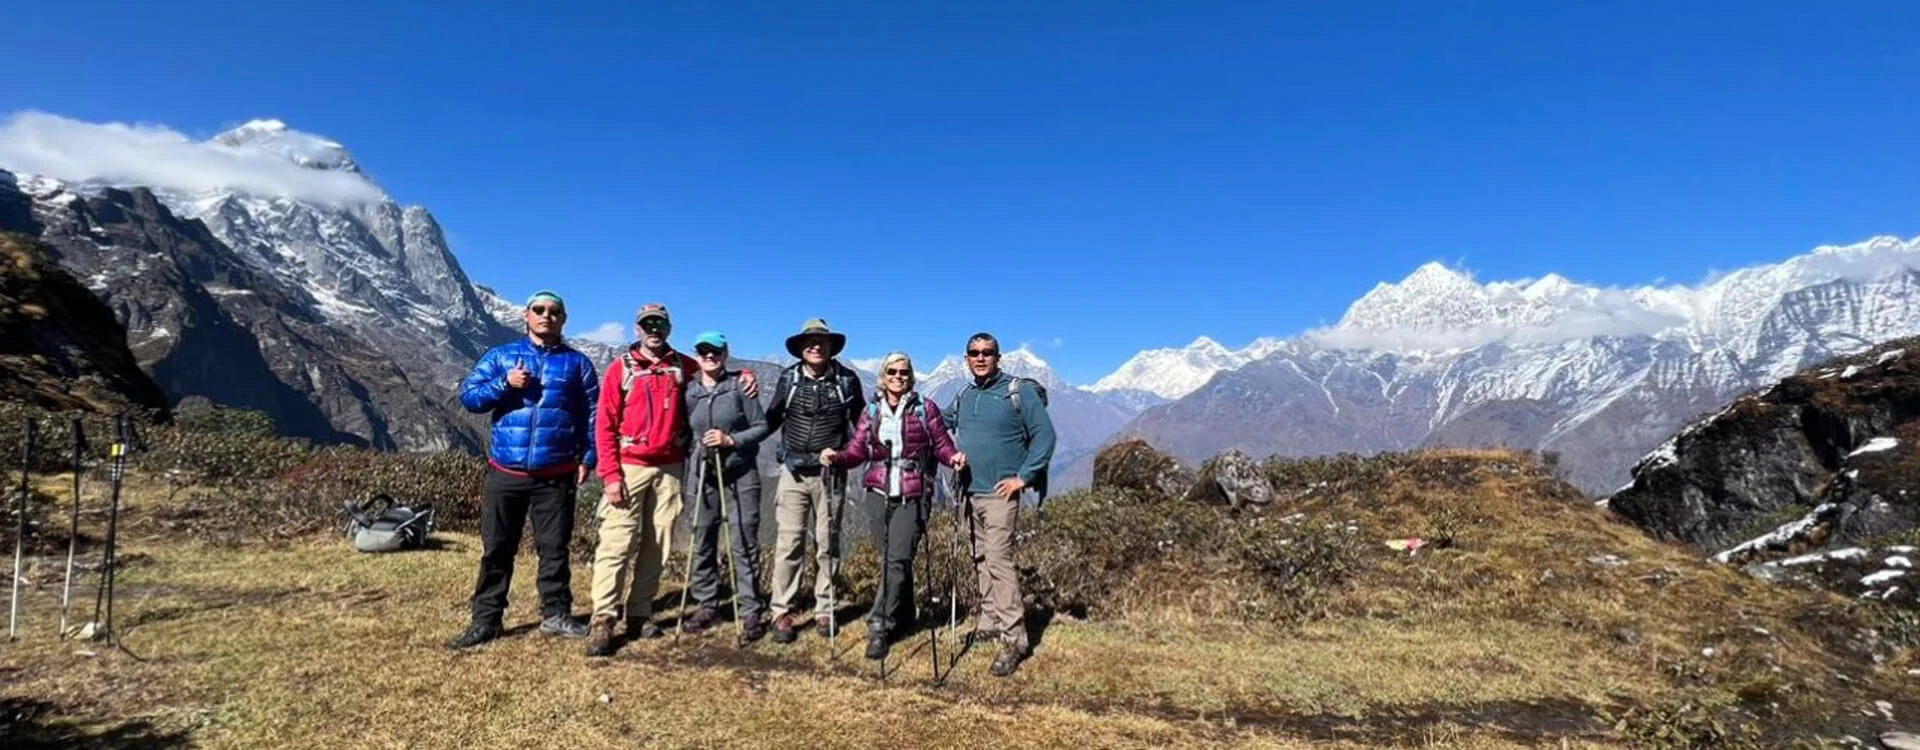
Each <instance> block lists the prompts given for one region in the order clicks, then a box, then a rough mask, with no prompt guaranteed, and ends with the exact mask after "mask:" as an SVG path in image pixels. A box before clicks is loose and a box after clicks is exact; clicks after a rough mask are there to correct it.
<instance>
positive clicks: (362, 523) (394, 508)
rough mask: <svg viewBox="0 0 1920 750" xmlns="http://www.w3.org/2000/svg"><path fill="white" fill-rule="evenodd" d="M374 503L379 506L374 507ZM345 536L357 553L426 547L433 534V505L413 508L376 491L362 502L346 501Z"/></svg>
mask: <svg viewBox="0 0 1920 750" xmlns="http://www.w3.org/2000/svg"><path fill="white" fill-rule="evenodd" d="M375 506H379V509H378V510H376V509H375ZM346 515H347V523H346V529H347V539H348V540H350V541H352V542H353V548H354V550H355V551H359V552H398V551H400V550H403V549H419V548H421V547H424V546H426V544H427V535H428V534H431V533H433V506H432V505H426V504H422V505H421V506H420V507H417V508H413V507H408V506H405V505H400V504H398V503H396V502H395V501H394V499H393V496H392V495H389V494H387V493H384V492H382V493H380V494H377V495H374V496H373V497H370V498H367V500H366V501H365V502H359V503H356V502H354V501H352V500H348V501H347V503H346Z"/></svg>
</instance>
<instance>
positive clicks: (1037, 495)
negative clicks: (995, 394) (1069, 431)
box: [947, 373, 1051, 506]
mask: <svg viewBox="0 0 1920 750" xmlns="http://www.w3.org/2000/svg"><path fill="white" fill-rule="evenodd" d="M1007 378H1008V379H1009V380H1010V381H1012V382H1009V383H1007V401H1008V402H1009V403H1010V404H1012V406H1013V422H1014V424H1015V425H1016V426H1018V427H1019V428H1020V439H1021V442H1022V444H1023V446H1024V445H1030V444H1032V443H1033V435H1031V434H1029V433H1028V432H1027V420H1026V419H1024V418H1023V417H1022V416H1021V414H1020V387H1021V386H1023V385H1024V386H1026V387H1027V388H1028V389H1030V390H1032V391H1033V392H1034V394H1035V395H1036V396H1038V397H1039V398H1040V408H1042V409H1045V408H1047V387H1046V386H1044V385H1041V384H1040V381H1038V380H1034V379H1033V378H1023V377H1020V376H1019V375H1014V374H1012V373H1008V375H1007ZM974 389H975V386H974V384H973V383H972V382H968V383H967V384H966V386H965V387H962V388H961V389H960V392H959V393H956V394H954V396H953V403H951V404H948V406H947V413H949V414H959V413H960V397H961V396H965V395H967V391H971V390H974ZM949 419H952V420H954V422H949V424H955V423H957V422H958V418H957V417H949ZM1049 468H1051V467H1048V466H1042V467H1040V471H1038V472H1036V473H1035V474H1034V475H1033V481H1032V482H1029V483H1027V489H1029V490H1033V496H1034V501H1033V502H1034V504H1035V505H1036V506H1038V505H1042V504H1044V503H1046V502H1047V469H1049Z"/></svg>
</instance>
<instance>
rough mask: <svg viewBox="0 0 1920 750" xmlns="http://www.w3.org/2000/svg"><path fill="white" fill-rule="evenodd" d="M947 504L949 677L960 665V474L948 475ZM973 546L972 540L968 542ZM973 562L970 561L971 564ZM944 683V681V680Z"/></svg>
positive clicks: (961, 488) (961, 490) (962, 489)
mask: <svg viewBox="0 0 1920 750" xmlns="http://www.w3.org/2000/svg"><path fill="white" fill-rule="evenodd" d="M947 476H948V478H949V482H948V484H947V504H948V505H949V506H951V507H952V508H953V534H952V535H950V536H948V537H947V541H948V545H947V551H948V556H947V562H948V565H947V637H948V638H949V639H951V642H950V643H949V644H948V648H947V676H948V677H951V676H953V667H954V665H956V664H958V663H960V652H961V648H960V570H961V567H960V552H961V550H960V513H961V510H960V495H961V492H963V491H964V490H965V489H966V488H964V487H962V486H961V484H960V472H958V471H955V472H951V473H949V474H948V475H947ZM968 544H969V545H971V544H972V540H971V539H969V540H968ZM971 562H972V561H971V560H969V561H968V563H969V564H971ZM942 681H943V682H944V679H943V680H942Z"/></svg>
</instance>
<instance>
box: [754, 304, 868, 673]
mask: <svg viewBox="0 0 1920 750" xmlns="http://www.w3.org/2000/svg"><path fill="white" fill-rule="evenodd" d="M846 347H847V337H846V335H845V334H841V333H836V332H834V331H833V330H832V329H830V328H828V327H827V321H825V320H822V319H819V318H815V319H812V320H809V321H807V322H806V323H805V324H804V325H802V326H801V327H800V332H799V333H796V334H794V335H793V336H790V337H788V338H787V353H789V354H792V355H793V356H794V357H796V358H798V359H799V360H800V361H799V362H797V363H795V364H793V365H791V366H789V367H787V368H786V369H785V370H782V371H781V373H780V379H779V382H778V384H777V385H776V386H775V387H774V391H773V404H772V405H771V406H770V407H768V409H767V427H768V429H770V430H774V431H778V432H779V433H780V466H781V470H780V483H779V489H778V490H777V491H776V493H775V495H774V506H773V518H774V528H775V534H776V536H775V541H774V551H773V555H774V558H773V618H774V619H773V640H774V642H775V643H792V642H793V641H794V639H795V637H796V635H795V633H794V629H793V624H794V623H793V619H794V616H793V603H794V599H795V597H797V596H798V595H799V593H800V580H799V578H800V570H801V568H802V566H803V558H802V555H803V553H804V552H805V548H806V544H805V541H806V535H807V528H808V521H809V520H811V521H812V528H813V540H814V545H815V547H816V551H815V553H814V561H815V563H816V564H817V565H818V566H819V570H818V571H817V573H816V574H815V576H814V585H813V596H814V625H815V627H816V628H818V629H819V631H820V634H821V635H822V636H823V637H828V638H831V637H833V636H834V635H835V634H834V633H833V632H831V631H832V625H833V624H834V623H835V622H836V620H835V619H834V615H833V613H834V612H835V611H836V610H837V609H838V608H839V605H840V598H839V592H838V590H837V586H838V585H839V582H837V581H835V580H834V579H833V574H834V573H835V572H837V570H838V565H837V562H838V560H837V557H838V555H839V550H838V549H836V545H835V543H836V542H837V541H838V539H839V536H840V533H839V532H840V510H841V506H842V504H843V502H844V498H843V496H842V494H843V493H842V492H841V491H840V490H839V489H838V487H836V486H835V485H844V484H845V479H846V472H844V471H840V470H837V469H824V470H823V469H822V467H821V466H820V451H821V450H822V449H824V448H838V447H840V446H842V445H845V444H846V442H847V438H849V437H851V436H852V435H853V424H854V420H855V419H857V418H858V417H859V416H860V410H861V409H863V408H865V406H866V397H865V396H864V395H863V394H862V392H861V389H860V378H859V376H858V375H856V374H855V373H854V372H853V370H852V369H849V368H848V367H847V366H846V365H843V364H840V361H839V360H837V359H835V357H838V356H839V355H840V352H841V350H843V349H845V348H846Z"/></svg>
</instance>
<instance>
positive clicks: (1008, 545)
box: [968, 495, 1027, 650]
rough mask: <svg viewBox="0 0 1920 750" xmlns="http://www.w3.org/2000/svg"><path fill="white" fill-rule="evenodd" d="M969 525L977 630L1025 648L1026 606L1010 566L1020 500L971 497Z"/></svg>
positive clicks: (984, 496) (981, 496) (1015, 572)
mask: <svg viewBox="0 0 1920 750" xmlns="http://www.w3.org/2000/svg"><path fill="white" fill-rule="evenodd" d="M969 500H970V504H971V505H972V506H973V509H972V510H973V512H972V517H971V518H970V519H968V520H969V525H970V526H972V534H973V574H974V582H975V584H977V585H978V586H979V589H980V619H979V620H978V621H977V622H978V625H977V627H978V628H980V629H981V630H998V631H1000V638H1001V640H1002V641H1006V642H1011V643H1013V644H1014V645H1016V646H1018V647H1020V648H1021V649H1023V650H1024V649H1025V648H1026V647H1027V623H1026V606H1025V604H1023V603H1022V601H1021V598H1020V570H1019V569H1018V568H1016V567H1014V564H1013V522H1014V520H1015V519H1017V518H1019V517H1020V498H1019V496H1018V495H1015V496H1014V499H1012V500H1002V499H1000V497H999V496H997V495H974V496H972V497H971V498H969Z"/></svg>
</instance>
